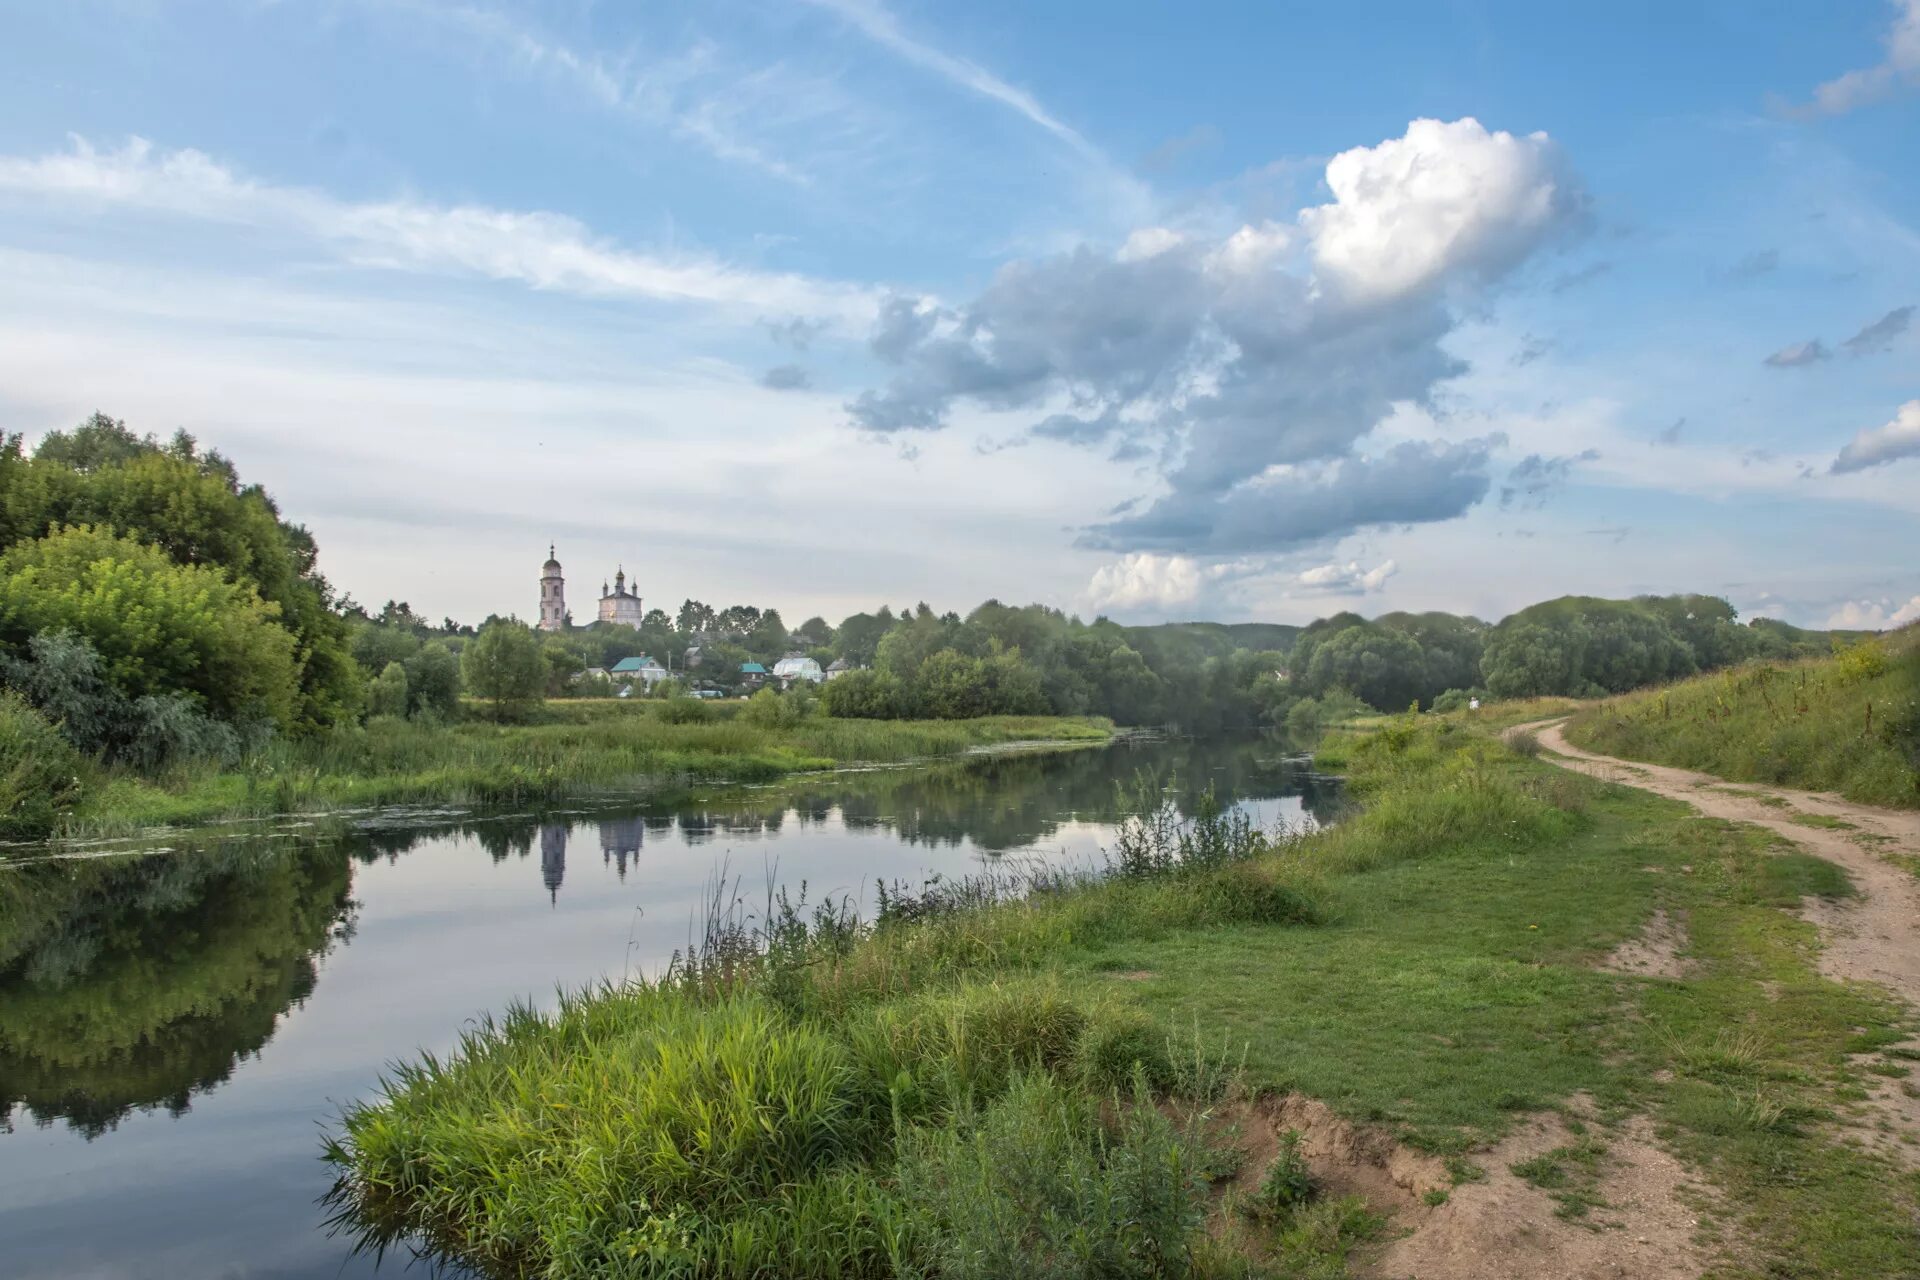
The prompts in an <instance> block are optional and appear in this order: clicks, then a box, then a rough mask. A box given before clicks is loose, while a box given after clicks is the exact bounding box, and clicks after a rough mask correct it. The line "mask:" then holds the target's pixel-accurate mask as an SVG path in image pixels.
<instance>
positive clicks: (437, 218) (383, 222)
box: [0, 138, 876, 323]
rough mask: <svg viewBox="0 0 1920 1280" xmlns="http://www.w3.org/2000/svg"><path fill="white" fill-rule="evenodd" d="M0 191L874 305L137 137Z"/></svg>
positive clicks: (602, 279) (765, 295)
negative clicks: (350, 191) (314, 181)
mask: <svg viewBox="0 0 1920 1280" xmlns="http://www.w3.org/2000/svg"><path fill="white" fill-rule="evenodd" d="M0 193H12V194H15V195H19V196H29V197H37V198H42V199H47V200H53V201H60V202H65V203H67V204H70V205H74V206H77V207H81V208H88V207H92V208H113V209H125V210H130V211H134V212H139V213H149V214H164V215H170V216H175V217H186V218H194V219H200V220H204V221H210V222H218V223H229V224H237V225H245V226H258V227H264V228H269V229H274V230H279V231H285V232H292V233H294V234H298V235H303V236H306V237H309V238H312V239H314V240H317V241H320V242H322V243H325V244H327V245H330V246H332V247H333V248H334V249H335V250H336V251H338V252H340V253H342V254H343V256H345V257H346V258H347V259H348V260H349V261H352V262H355V263H357V264H360V265H365V266H376V267H384V268H392V269H398V270H407V271H420V272H451V273H457V274H473V275H480V276H484V277H486V278H488V279H492V280H503V281H514V282H517V283H520V284H524V285H527V286H530V287H532V288H535V289H543V290H554V291H560V292H566V293H576V294H585V295H590V296H614V297H634V298H646V299H653V300H659V301H668V302H687V303H704V304H710V305H715V306H720V307H726V308H731V309H737V310H739V311H741V312H743V313H750V314H752V315H754V316H758V315H762V314H766V313H780V312H789V313H796V314H809V315H832V316H836V317H840V318H844V319H850V320H855V321H859V322H863V323H864V322H865V321H867V320H870V319H871V318H872V316H873V314H874V310H875V306H876V295H875V294H874V292H873V291H872V290H870V289H867V288H865V287H863V286H859V285H849V284H842V283H839V282H833V281H822V280H816V279H811V278H809V277H806V276H800V275H795V274H790V273H771V272H762V271H755V270H752V269H749V268H742V267H736V266H733V265H731V264H728V263H725V262H722V261H719V260H717V259H712V258H705V257H697V256H693V255H680V256H676V257H671V258H668V257H657V256H653V255H650V254H645V253H639V252H635V251H633V250H631V249H625V248H622V247H620V246H619V245H617V244H614V243H612V242H611V241H608V240H606V239H604V238H601V237H597V236H595V235H594V234H593V233H592V231H591V230H590V229H589V228H588V227H586V226H585V225H584V224H582V223H581V222H579V221H578V220H577V219H574V218H571V217H568V216H566V215H565V214H560V213H552V212H547V211H542V210H535V211H517V210H509V209H494V208H489V207H487V206H484V205H451V206H442V205H431V204H426V203H422V202H418V201H413V200H389V201H374V202H366V203H351V202H348V201H343V200H338V199H336V198H334V197H332V196H330V195H328V194H326V193H325V192H321V191H315V190H312V189H310V188H304V187H289V186H276V185H273V184H271V183H264V182H257V181H254V180H253V179H250V178H247V177H245V176H243V175H241V174H238V173H236V172H235V171H234V170H232V169H230V168H228V167H227V166H225V165H223V164H221V163H220V162H219V161H217V160H215V159H213V158H212V157H210V156H208V155H206V154H205V153H203V152H200V151H195V150H190V149H189V150H181V151H162V150H159V149H156V148H155V147H154V146H153V145H152V144H151V143H149V142H148V141H147V140H146V139H144V138H134V139H132V140H131V141H129V142H128V143H127V145H126V146H124V147H122V148H120V149H119V150H117V151H99V150H96V149H95V148H94V147H93V146H92V145H91V144H89V143H88V142H87V141H86V140H85V139H83V138H75V139H74V140H73V147H72V149H71V150H69V151H66V152H61V153H55V154H51V155H46V156H39V157H19V156H4V157H0Z"/></svg>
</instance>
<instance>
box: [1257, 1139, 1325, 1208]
mask: <svg viewBox="0 0 1920 1280" xmlns="http://www.w3.org/2000/svg"><path fill="white" fill-rule="evenodd" d="M1319 1192H1320V1184H1319V1182H1318V1181H1317V1180H1316V1179H1315V1178H1314V1176H1313V1170H1312V1169H1310V1168H1309V1167H1308V1166H1307V1157H1306V1153H1305V1152H1303V1151H1302V1150H1301V1149H1300V1131H1299V1130H1297V1129H1289V1130H1287V1131H1286V1132H1285V1133H1283V1134H1281V1135H1280V1148H1279V1150H1278V1151H1276V1152H1275V1153H1274V1156H1273V1163H1272V1164H1270V1165H1268V1166H1267V1171H1266V1173H1264V1174H1262V1175H1261V1177H1260V1187H1259V1190H1258V1191H1257V1192H1256V1193H1255V1195H1254V1197H1253V1200H1252V1202H1251V1203H1250V1204H1249V1206H1248V1208H1249V1209H1250V1210H1251V1212H1252V1213H1253V1214H1254V1216H1256V1217H1260V1218H1265V1219H1268V1220H1269V1221H1285V1220H1286V1219H1287V1218H1290V1217H1292V1216H1293V1212H1294V1211H1295V1210H1296V1209H1299V1208H1301V1207H1303V1206H1305V1205H1306V1204H1307V1203H1308V1202H1310V1201H1311V1200H1312V1199H1313V1198H1314V1197H1315V1196H1316V1195H1318V1194H1319Z"/></svg>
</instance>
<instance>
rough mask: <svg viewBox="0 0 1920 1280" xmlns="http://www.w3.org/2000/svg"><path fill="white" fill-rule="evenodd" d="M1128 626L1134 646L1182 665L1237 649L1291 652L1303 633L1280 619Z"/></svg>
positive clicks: (1128, 635) (1219, 655) (1220, 656)
mask: <svg viewBox="0 0 1920 1280" xmlns="http://www.w3.org/2000/svg"><path fill="white" fill-rule="evenodd" d="M1125 630H1126V633H1127V638H1128V643H1130V644H1132V645H1133V647H1134V648H1136V649H1139V650H1140V651H1141V652H1143V653H1144V652H1146V651H1147V650H1149V649H1151V650H1152V651H1153V652H1155V653H1157V654H1159V655H1161V656H1163V657H1165V658H1167V659H1169V660H1171V661H1173V662H1177V663H1180V664H1182V665H1186V664H1196V665H1197V664H1198V663H1201V662H1204V661H1206V660H1207V659H1208V658H1224V657H1226V656H1227V655H1228V654H1230V653H1232V652H1233V651H1234V650H1236V649H1253V650H1256V651H1258V650H1273V651H1275V652H1278V653H1288V652H1291V651H1292V649H1293V642H1294V639H1295V637H1297V636H1298V635H1299V634H1300V628H1299V627H1295V626H1289V625H1287V624H1285V623H1279V622H1163V623H1160V624H1158V625H1156V626H1151V627H1127V628H1126V629H1125Z"/></svg>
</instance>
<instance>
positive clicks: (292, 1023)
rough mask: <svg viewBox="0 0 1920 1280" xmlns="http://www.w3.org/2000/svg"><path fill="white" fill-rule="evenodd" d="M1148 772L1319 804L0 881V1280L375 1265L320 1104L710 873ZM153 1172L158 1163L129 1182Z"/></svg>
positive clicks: (751, 815)
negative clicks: (360, 1255) (1141, 805)
mask: <svg viewBox="0 0 1920 1280" xmlns="http://www.w3.org/2000/svg"><path fill="white" fill-rule="evenodd" d="M1141 777H1145V778H1146V779H1148V781H1149V790H1151V789H1152V788H1154V787H1157V788H1158V789H1159V790H1160V791H1161V792H1162V794H1164V795H1166V796H1168V797H1170V798H1171V799H1172V800H1173V802H1174V803H1175V804H1176V805H1177V806H1178V807H1180V808H1181V809H1182V810H1183V811H1184V812H1187V813H1191V812H1192V811H1193V810H1194V808H1195V807H1196V806H1197V805H1198V804H1199V802H1200V800H1201V798H1202V797H1203V796H1205V795H1206V794H1207V793H1208V792H1209V791H1210V790H1211V791H1212V792H1213V793H1214V794H1215V795H1216V796H1217V797H1218V798H1219V799H1220V800H1222V801H1232V802H1239V803H1243V804H1247V805H1249V806H1251V807H1252V808H1253V809H1255V810H1256V813H1257V816H1259V817H1261V818H1264V819H1266V820H1276V819H1279V818H1281V817H1283V816H1286V815H1295V816H1297V817H1299V816H1303V817H1305V818H1307V819H1311V820H1316V821H1325V820H1327V819H1328V818H1329V817H1330V816H1331V814H1332V812H1333V810H1334V808H1335V807H1336V806H1337V804H1338V796H1337V792H1336V791H1335V790H1334V784H1333V783H1332V782H1331V780H1328V779H1324V778H1320V777H1317V776H1315V775H1313V774H1311V773H1309V772H1307V771H1306V770H1305V769H1304V768H1303V767H1302V766H1301V765H1300V764H1299V763H1297V762H1292V761H1289V760H1287V759H1286V758H1285V756H1284V752H1283V750H1282V749H1281V748H1279V747H1277V746H1274V745H1273V744H1269V743H1263V742H1254V743H1247V742H1242V743H1229V744H1222V743H1185V742H1150V743H1142V744H1132V745H1128V744H1122V745H1117V746H1114V747H1112V748H1109V749H1106V750H1088V751H1077V752H1073V753H1069V754H1061V755H1026V756H998V757H984V758H978V759H974V760H970V761H966V762H963V763H957V764H953V765H949V766H943V767H940V768H935V769H923V770H896V771H881V772H875V773H866V774H840V775H832V776H823V777H817V778H809V779H803V780H800V781H799V782H797V783H794V782H790V783H787V784H783V785H780V786H776V787H770V788H765V789H761V790H755V791H748V792H738V791H736V792H732V793H729V794H727V795H726V796H725V797H724V798H722V799H717V800H712V801H707V802H702V803H699V804H692V805H681V806H657V807H653V808H633V807H628V808H625V809H621V810H617V811H597V812H578V813H572V814H555V813H546V814H540V815H523V816H490V817H485V818H475V817H465V818H453V817H452V815H420V814H415V815H413V817H412V819H411V823H412V825H407V824H406V823H405V822H402V821H401V820H400V817H399V816H398V815H390V816H386V817H384V818H383V819H381V820H380V821H371V820H370V821H369V822H368V823H367V824H366V827H365V829H362V830H357V831H353V832H350V833H348V834H347V835H345V836H340V835H337V834H336V835H333V836H329V837H327V838H325V839H305V840H296V839H293V838H291V837H290V835H289V834H288V833H284V832H283V833H278V834H275V835H264V836H252V837H246V838H236V839H232V840H229V841H226V842H225V843H222V844H219V845H215V846H214V847H211V848H202V849H197V850H192V851H184V852H179V853H164V852H163V853H153V854H148V855H144V856H109V857H98V858H91V859H81V860H72V861H49V862H39V863H28V864H24V865H16V866H12V867H0V1238H5V1239H7V1240H8V1241H9V1254H8V1273H9V1274H10V1275H14V1274H18V1275H23V1276H49V1277H51V1276H61V1275H69V1274H74V1273H76V1272H83V1271H84V1272H88V1273H97V1274H112V1275H125V1276H143V1275H155V1276H160V1275H179V1274H209V1273H216V1272H217V1273H222V1274H229V1275H233V1276H247V1275H265V1274H268V1273H271V1274H273V1275H276V1276H293V1275H299V1276H314V1277H321V1276H326V1277H330V1278H331V1277H338V1276H342V1275H349V1274H351V1275H366V1274H369V1273H370V1272H371V1270H372V1268H373V1266H374V1263H373V1262H372V1261H371V1260H367V1259H351V1260H349V1259H348V1258H347V1257H346V1253H345V1246H343V1245H340V1244H339V1243H338V1242H334V1241H330V1240H328V1239H326V1238H325V1237H324V1236H323V1235H321V1234H319V1233H318V1232H317V1230H316V1226H317V1223H318V1222H319V1220H320V1217H321V1214H320V1211H319V1210H317V1209H316V1208H315V1206H314V1198H315V1197H316V1196H317V1195H318V1194H319V1193H320V1192H321V1191H322V1190H324V1171H323V1170H321V1169H320V1168H319V1165H318V1162H317V1161H316V1160H315V1159H314V1134H315V1132H316V1131H317V1127H318V1126H319V1125H320V1124H321V1123H323V1122H324V1121H325V1119H326V1118H327V1117H328V1116H329V1115H330V1114H331V1111H332V1105H333V1104H332V1103H331V1102H330V1101H329V1099H332V1100H341V1099H345V1098H348V1097H353V1096H359V1095H362V1094H364V1093H365V1092H366V1091H367V1090H368V1089H370V1088H372V1087H374V1086H375V1083H376V1078H377V1075H378V1073H379V1072H380V1071H381V1070H382V1069H383V1068H384V1067H385V1065H386V1064H387V1063H389V1062H391V1061H393V1060H395V1059H396V1058H402V1057H410V1056H412V1055H413V1054H415V1053H417V1052H418V1051H419V1050H420V1049H422V1048H428V1049H434V1050H443V1049H445V1048H446V1047H448V1045H449V1044H450V1042H451V1038H452V1036H453V1035H454V1034H456V1033H457V1031H458V1028H459V1025H460V1023H461V1020H462V1019H464V1018H466V1017H468V1016H469V1015H471V1014H473V1013H475V1012H477V1011H479V1010H482V1009H496V1010H497V1009H499V1008H500V1007H502V1006H503V1005H504V1004H505V1003H506V1002H507V1001H508V1000H511V999H515V998H532V999H535V1000H536V1001H538V1000H540V999H541V998H542V995H543V993H544V994H545V995H546V996H549V997H550V995H551V993H552V992H553V990H554V989H555V988H556V987H557V986H579V985H581V984H583V983H588V982H593V981H596V980H599V979H602V978H617V977H619V976H621V974H622V973H623V972H633V971H636V970H635V969H634V968H633V967H632V966H636V965H637V966H639V969H640V970H644V969H645V968H646V966H648V965H650V964H654V963H658V962H660V961H663V960H664V959H665V957H666V956H667V955H668V954H670V952H671V950H672V949H673V948H675V947H677V946H680V945H683V944H684V941H685V938H686V934H685V932H684V925H683V924H682V923H681V922H682V921H684V920H685V919H687V918H689V917H690V915H691V912H692V911H693V910H694V909H695V908H696V907H697V905H698V904H699V903H700V902H701V901H703V900H704V893H705V888H704V886H705V884H706V883H707V881H708V880H709V879H710V877H712V876H713V875H714V874H716V872H717V871H718V869H720V868H722V867H725V866H726V865H727V859H728V858H730V857H731V858H734V859H735V860H736V863H737V864H738V865H740V866H741V867H742V869H747V868H749V867H750V866H751V864H752V862H753V861H755V860H756V859H757V858H758V857H762V856H763V857H764V858H765V859H766V860H767V862H768V863H770V864H771V863H774V862H776V861H777V863H778V869H779V874H780V875H781V876H782V877H783V878H786V879H788V880H790V881H794V882H797V881H799V880H801V879H803V878H812V879H813V881H814V883H815V884H816V885H818V886H820V887H821V888H822V889H823V890H824V889H829V888H831V889H833V890H834V891H837V892H846V891H852V892H854V893H856V894H857V893H858V892H859V890H860V888H861V887H862V886H863V885H864V886H870V885H872V884H873V883H874V881H875V880H876V879H878V878H881V877H885V878H887V879H889V880H891V879H895V878H903V877H909V878H911V877H917V876H918V875H921V874H926V873H929V872H934V871H938V872H941V873H944V874H952V873H954V872H961V873H964V872H965V871H966V870H969V869H973V868H977V867H979V866H980V865H981V864H982V863H983V862H988V861H991V860H993V859H996V858H1000V857H1004V856H1007V855H1010V854H1018V855H1021V856H1063V857H1073V858H1086V857H1089V856H1092V855H1093V854H1094V853H1095V852H1096V851H1097V849H1098V848H1099V847H1100V846H1101V845H1103V844H1105V843H1107V842H1109V841H1110V839H1111V835H1112V831H1113V827H1114V824H1116V823H1118V822H1119V821H1120V820H1121V819H1122V818H1123V817H1124V816H1125V813H1126V809H1127V804H1128V801H1127V800H1126V799H1125V798H1123V795H1125V796H1131V795H1134V794H1138V788H1137V783H1138V782H1139V779H1140V778H1141ZM1283 797H1284V798H1285V799H1281V798H1283ZM1263 806H1264V807H1263ZM448 818H452V820H447V819H448ZM536 845H537V847H538V850H539V868H538V872H539V881H538V887H536V886H535V883H534V878H533V866H532V862H533V855H534V850H535V847H536ZM595 845H597V846H598V852H599V854H600V859H599V861H600V863H601V868H602V872H601V874H598V875H596V874H593V867H592V862H591V852H590V851H591V850H593V849H594V847H595ZM755 845H758V846H760V849H759V853H758V854H756V853H754V852H753V851H752V849H751V846H755ZM741 846H748V848H742V847H741ZM569 850H571V851H572V852H573V853H574V855H575V863H574V866H573V868H572V870H573V878H572V879H571V880H570V879H569V877H568V870H569V868H568V865H567V854H568V852H569ZM643 852H644V853H645V854H646V856H645V857H644V858H643V857H642V854H643ZM476 854H479V855H483V856H476ZM502 864H510V865H502ZM496 867H497V868H499V871H500V872H501V873H505V874H496V873H494V871H493V868H496ZM536 894H538V896H539V897H544V898H545V899H546V901H545V902H539V901H538V899H537V898H536V897H535V895H536ZM289 1041H291V1042H292V1043H288V1042H289ZM235 1094H238V1095H240V1096H239V1097H232V1095H235ZM16 1116H17V1117H21V1118H24V1119H28V1120H30V1121H31V1122H32V1123H31V1124H30V1125H18V1126H16V1124H15V1117H16ZM174 1120H178V1121H179V1124H178V1125H177V1126H176V1127H165V1126H171V1125H173V1121H174ZM156 1125H157V1126H162V1127H159V1128H156V1127H155V1126H156ZM116 1144H118V1145H116ZM96 1149H98V1150H100V1155H99V1157H98V1158H94V1157H92V1156H91V1155H89V1154H88V1152H90V1151H92V1150H96ZM155 1167H164V1168H166V1169H167V1170H168V1177H167V1178H166V1179H164V1180H162V1181H160V1182H158V1183H156V1182H154V1181H153V1180H151V1179H150V1178H147V1177H145V1176H143V1175H142V1174H140V1173H139V1172H138V1170H139V1169H142V1168H155ZM241 1200H245V1202H246V1203H247V1206H248V1207H247V1208H246V1209H245V1210H244V1211H240V1210H238V1209H236V1208H235V1207H234V1206H235V1205H236V1204H237V1203H239V1202H240V1201H241ZM143 1215H144V1216H143ZM136 1219H138V1220H139V1221H138V1222H137V1225H136ZM16 1242H18V1247H17V1248H16V1247H15V1245H16Z"/></svg>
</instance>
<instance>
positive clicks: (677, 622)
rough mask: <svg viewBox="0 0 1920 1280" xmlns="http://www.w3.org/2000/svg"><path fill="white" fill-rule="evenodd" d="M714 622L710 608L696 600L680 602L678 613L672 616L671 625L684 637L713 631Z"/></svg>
mask: <svg viewBox="0 0 1920 1280" xmlns="http://www.w3.org/2000/svg"><path fill="white" fill-rule="evenodd" d="M715 621H716V619H715V616H714V612H713V609H712V607H711V606H709V605H706V604H704V603H702V602H701V601H698V600H683V601H681V602H680V612H679V613H677V614H675V615H674V619H673V625H674V626H675V627H676V628H677V629H678V630H679V631H680V632H681V633H682V634H685V635H692V634H694V633H695V632H699V631H711V630H713V626H714V622H715Z"/></svg>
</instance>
